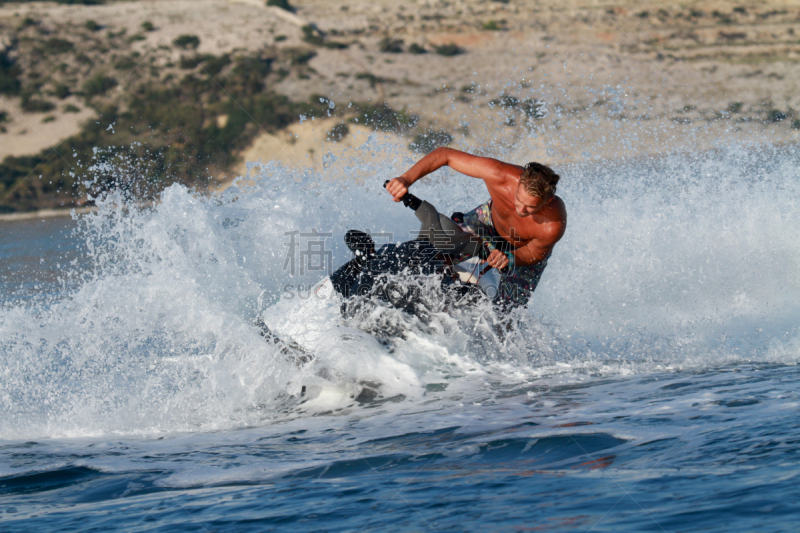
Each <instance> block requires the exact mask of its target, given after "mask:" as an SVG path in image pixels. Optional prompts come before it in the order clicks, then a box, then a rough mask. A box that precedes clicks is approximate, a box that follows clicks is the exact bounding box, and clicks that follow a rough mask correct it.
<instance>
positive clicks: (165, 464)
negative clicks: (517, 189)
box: [0, 144, 800, 532]
mask: <svg viewBox="0 0 800 533" xmlns="http://www.w3.org/2000/svg"><path fill="white" fill-rule="evenodd" d="M365 149H369V150H373V151H380V150H384V151H385V157H384V158H383V160H382V161H381V166H380V167H379V166H371V165H370V164H364V165H363V166H359V167H346V168H345V167H338V166H337V164H336V162H335V161H331V162H329V163H330V164H329V165H328V167H327V168H326V170H325V172H324V173H314V172H311V171H307V172H306V173H305V174H302V175H298V174H296V173H290V172H289V171H287V170H285V169H283V168H281V167H280V166H279V165H277V164H274V163H269V164H264V165H255V166H253V167H252V168H251V171H250V176H249V178H250V179H249V180H247V181H242V182H240V183H239V184H238V185H237V186H235V187H233V188H231V189H229V190H227V191H226V192H225V193H223V194H220V195H216V196H213V197H206V196H203V195H199V194H196V193H194V192H193V191H191V190H188V189H186V188H185V187H182V186H179V185H174V186H172V187H170V188H169V189H167V190H166V191H164V192H163V194H162V195H161V196H160V199H159V202H158V203H157V204H155V205H153V206H151V207H142V206H141V205H138V204H136V203H133V202H131V201H129V200H128V199H126V198H125V197H124V196H123V195H121V194H120V193H114V194H109V195H106V196H104V197H102V198H100V199H99V201H98V204H99V209H98V210H97V211H96V212H94V213H90V214H87V215H83V216H81V217H79V218H76V219H75V220H71V219H49V220H46V221H44V222H42V221H26V222H14V223H11V222H4V223H0V290H2V298H1V299H0V302H1V303H0V530H1V531H30V530H34V529H39V530H45V531H55V530H70V531H101V530H121V531H152V530H163V531H220V530H234V531H290V530H291V531H298V530H299V531H372V530H390V531H486V530H491V531H620V530H629V531H720V532H730V531H796V530H797V524H798V523H800V488H799V487H800V414H799V413H800V392H798V383H800V371H798V366H797V363H798V361H800V201H798V198H800V147H797V146H783V147H777V146H771V145H768V144H761V145H752V146H729V147H725V148H721V149H719V150H716V151H712V152H707V153H702V154H694V155H687V154H680V153H675V154H671V155H664V156H662V157H658V158H643V159H637V160H631V161H623V162H617V163H608V162H593V163H586V164H582V165H565V166H562V167H559V168H557V170H558V171H559V173H560V174H561V175H562V180H563V181H562V182H561V184H560V187H559V194H560V195H561V196H562V197H563V198H564V200H565V202H566V204H567V207H568V211H569V223H568V229H567V233H566V235H565V237H564V239H563V240H562V241H561V242H560V243H559V244H558V246H557V247H556V249H555V252H554V254H553V256H552V258H551V260H550V264H549V265H548V267H547V269H546V270H545V273H544V276H543V278H542V282H541V284H540V287H539V288H538V289H537V291H536V293H535V294H534V296H533V299H532V301H531V304H530V306H529V309H526V310H524V311H522V312H518V313H515V314H514V315H513V316H511V317H497V316H496V315H494V314H493V313H492V311H491V309H490V308H488V307H487V306H484V305H478V306H476V307H475V308H473V309H465V310H460V311H459V312H457V313H456V312H453V313H446V312H443V311H442V310H441V309H433V311H432V313H431V315H430V316H429V317H428V319H426V320H420V319H419V318H418V317H412V316H408V315H404V314H403V313H400V312H397V311H393V310H389V309H378V310H377V311H376V312H375V313H372V314H370V315H369V316H360V317H358V319H347V318H342V317H341V316H340V315H339V313H338V312H336V310H337V309H338V304H337V303H336V302H334V301H323V300H320V301H315V300H314V299H313V298H314V297H313V296H311V295H310V294H311V293H310V292H309V287H311V286H313V285H314V284H315V283H317V282H318V281H319V280H321V279H322V278H323V277H324V275H325V273H326V271H327V269H328V268H329V267H330V266H338V265H339V264H342V263H343V262H344V261H345V260H346V259H347V257H348V255H347V254H348V253H347V250H346V248H345V247H344V245H343V243H342V236H343V234H344V232H345V231H346V230H347V229H348V228H351V227H354V228H359V229H370V230H371V231H372V232H376V233H380V234H381V237H379V238H377V239H376V240H378V242H379V243H380V242H381V239H383V242H388V241H401V240H406V239H408V238H409V235H410V232H413V230H415V229H416V219H415V218H414V217H413V215H412V213H411V212H410V211H408V210H407V209H404V208H403V207H402V206H400V205H398V204H393V203H391V202H390V201H388V196H387V195H386V193H385V192H384V191H383V190H382V187H381V185H382V183H383V180H384V179H386V178H388V177H391V176H390V175H388V174H387V168H388V169H391V170H392V171H396V170H397V169H400V168H402V167H406V166H408V165H409V163H410V161H406V160H403V159H402V158H400V157H399V156H396V155H394V152H393V151H392V148H391V147H386V146H375V145H373V146H370V145H368V146H367V147H366V148H365ZM376 165H377V164H376ZM395 173H397V172H395ZM352 178H356V179H355V180H353V179H352ZM456 184H457V186H456ZM415 189H416V190H415V193H416V194H417V195H418V196H420V197H422V198H424V199H426V200H429V201H430V202H431V203H433V204H434V205H436V206H437V207H439V208H440V210H441V211H443V212H445V213H447V212H450V211H452V210H465V209H470V208H472V207H474V206H475V205H477V204H478V203H479V202H481V201H483V200H484V199H485V198H486V193H485V189H483V186H482V184H481V183H480V182H479V181H478V180H467V179H464V178H458V177H455V175H453V174H450V173H447V172H442V173H441V174H440V175H438V176H436V177H433V178H431V179H430V180H427V181H423V182H420V183H419V184H417V185H415ZM294 244H297V246H294ZM304 254H305V255H304ZM301 265H302V267H303V268H302V271H301ZM431 297H432V298H433V300H435V297H436V295H435V294H433V295H432V296H431ZM434 307H435V306H434ZM260 319H264V320H265V321H267V322H268V323H270V324H271V325H275V326H276V327H277V328H278V329H279V330H280V332H279V333H281V332H282V334H284V335H286V334H288V333H290V334H291V335H290V336H292V335H296V336H297V338H296V339H295V338H287V339H284V340H285V341H286V342H289V341H291V340H295V341H297V342H300V343H301V344H304V346H305V348H306V349H307V350H309V351H310V352H311V353H312V354H313V359H312V360H310V361H298V360H296V359H295V358H293V357H291V356H290V355H287V353H288V352H287V350H286V344H282V343H278V344H275V343H273V342H267V341H266V340H265V339H264V337H263V336H262V335H261V330H260V328H259V326H258V325H257V322H258V321H259V320H260ZM504 319H506V320H510V322H511V324H512V327H511V329H510V330H504V331H505V333H503V334H498V328H497V327H496V326H497V323H498V322H500V321H502V320H504ZM381 328H384V330H385V331H391V332H393V333H392V334H391V335H386V336H385V338H384V337H382V338H378V337H380V335H379V336H378V337H376V335H375V332H376V331H381ZM287 332H288V333H287ZM304 387H305V394H303V393H302V391H303V388H304Z"/></svg>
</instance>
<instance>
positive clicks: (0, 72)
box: [0, 52, 22, 94]
mask: <svg viewBox="0 0 800 533" xmlns="http://www.w3.org/2000/svg"><path fill="white" fill-rule="evenodd" d="M19 75H20V71H19V68H18V67H17V65H16V64H15V63H14V62H13V61H12V60H11V58H9V57H8V55H7V54H6V53H5V52H0V94H19V91H20V89H22V84H21V83H20V81H19Z"/></svg>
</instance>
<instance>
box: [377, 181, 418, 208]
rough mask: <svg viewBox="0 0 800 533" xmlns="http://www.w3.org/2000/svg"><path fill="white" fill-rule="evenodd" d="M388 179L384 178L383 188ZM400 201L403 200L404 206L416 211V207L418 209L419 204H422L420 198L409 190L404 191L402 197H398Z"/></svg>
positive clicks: (387, 183) (386, 184)
mask: <svg viewBox="0 0 800 533" xmlns="http://www.w3.org/2000/svg"><path fill="white" fill-rule="evenodd" d="M389 181H391V180H386V181H384V182H383V188H384V189H385V188H386V187H387V186H388V185H389ZM400 201H401V202H403V205H404V206H406V207H410V208H411V209H412V210H413V211H416V210H417V209H419V206H420V205H422V200H420V199H419V198H417V197H416V196H414V195H413V194H411V193H410V192H407V193H405V194H404V195H403V197H402V198H400Z"/></svg>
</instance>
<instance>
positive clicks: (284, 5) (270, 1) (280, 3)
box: [267, 0, 294, 13]
mask: <svg viewBox="0 0 800 533" xmlns="http://www.w3.org/2000/svg"><path fill="white" fill-rule="evenodd" d="M267 5H268V6H273V7H279V8H281V9H285V10H286V11H291V12H292V13H294V8H293V7H292V6H291V5H290V4H289V0H267Z"/></svg>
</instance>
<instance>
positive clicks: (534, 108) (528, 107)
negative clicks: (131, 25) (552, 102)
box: [520, 98, 547, 120]
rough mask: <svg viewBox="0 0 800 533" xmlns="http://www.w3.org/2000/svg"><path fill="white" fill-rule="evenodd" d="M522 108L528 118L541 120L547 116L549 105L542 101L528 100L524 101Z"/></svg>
mask: <svg viewBox="0 0 800 533" xmlns="http://www.w3.org/2000/svg"><path fill="white" fill-rule="evenodd" d="M520 108H521V109H522V112H523V113H525V115H526V116H527V117H528V118H533V119H536V120H541V119H543V118H545V117H546V116H547V104H546V103H545V102H544V101H542V100H536V99H534V98H526V99H525V100H523V101H522V104H521V105H520Z"/></svg>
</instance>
